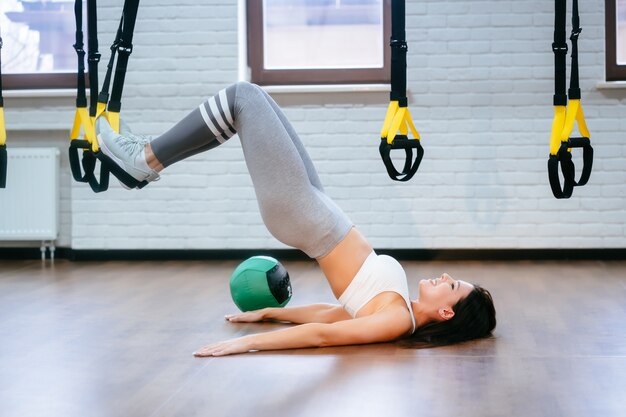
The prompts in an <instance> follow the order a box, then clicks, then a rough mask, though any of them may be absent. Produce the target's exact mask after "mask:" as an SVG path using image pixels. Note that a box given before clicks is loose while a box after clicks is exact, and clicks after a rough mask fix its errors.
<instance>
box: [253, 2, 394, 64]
mask: <svg viewBox="0 0 626 417" xmlns="http://www.w3.org/2000/svg"><path fill="white" fill-rule="evenodd" d="M263 4H264V7H263V11H264V16H263V22H264V27H263V31H264V32H263V33H264V36H263V39H264V46H263V51H264V57H263V59H264V67H265V68H266V69H300V68H311V69H329V68H382V67H383V66H384V57H383V50H384V47H383V2H382V0H264V3H263Z"/></svg>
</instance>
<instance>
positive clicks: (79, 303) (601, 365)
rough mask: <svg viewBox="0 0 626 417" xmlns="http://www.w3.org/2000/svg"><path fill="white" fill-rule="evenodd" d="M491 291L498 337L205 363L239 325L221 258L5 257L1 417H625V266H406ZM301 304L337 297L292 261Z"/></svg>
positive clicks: (315, 273) (243, 328)
mask: <svg viewBox="0 0 626 417" xmlns="http://www.w3.org/2000/svg"><path fill="white" fill-rule="evenodd" d="M402 263H403V265H404V266H405V268H406V269H407V274H408V276H409V277H411V278H410V288H411V291H412V296H415V295H416V294H415V290H416V289H417V279H418V278H428V277H433V276H438V274H440V273H441V272H443V271H447V272H449V273H450V274H451V275H452V276H453V277H457V278H461V279H465V280H468V281H472V282H478V283H481V284H483V285H484V286H485V287H487V288H488V289H490V290H491V292H492V294H493V296H494V299H495V301H496V308H497V311H498V327H497V329H496V334H495V337H494V338H493V339H489V340H483V341H479V342H472V343H468V344H465V345H460V346H454V347H444V348H437V349H425V350H406V349H402V348H399V347H397V346H395V345H393V344H381V345H371V346H361V347H357V346H352V347H343V348H326V349H303V350H293V351H282V352H259V353H252V354H246V355H239V356H231V357H224V358H210V359H199V358H194V357H192V352H193V351H194V350H195V349H197V348H199V347H201V346H203V345H204V344H206V343H208V342H212V341H218V340H221V339H226V338H231V337H235V336H239V335H243V334H247V333H251V332H257V331H265V330H270V329H274V328H277V327H280V326H282V325H278V324H229V323H227V322H225V321H224V320H223V316H224V314H227V313H230V312H233V311H235V306H234V304H233V303H232V301H231V300H230V296H229V292H228V277H229V276H230V273H231V271H232V270H233V268H234V267H235V266H236V262H234V261H223V262H182V261H180V262H179V261H177V262H104V263H102V262H84V263H80V262H68V261H57V262H56V263H55V264H54V265H51V264H50V263H47V264H42V263H41V262H39V261H0V416H1V417H30V416H42V417H55V416H59V417H74V416H76V417H92V416H93V417H117V416H120V417H134V416H144V417H156V416H185V417H189V416H203V417H221V416H229V417H240V416H255V417H265V416H267V417H282V416H289V417H291V416H293V417H299V416H303V417H304V416H307V417H308V416H311V417H313V416H315V417H318V416H323V417H334V416H337V417H339V416H341V417H346V416H359V417H364V416H390V417H395V416H411V417H417V416H420V417H421V416H463V417H469V416H481V417H482V416H550V417H553V416H580V417H590V416H600V417H609V416H616V417H617V416H626V262H625V261H614V262H600V261H590V262H570V263H568V262H548V261H545V262H544V261H542V262H402ZM285 266H286V267H287V268H288V270H289V272H290V275H291V276H292V283H293V287H294V296H293V299H292V301H291V304H292V305H297V304H301V303H309V302H317V301H325V302H332V301H334V300H333V298H332V295H331V293H330V290H329V289H328V287H327V285H326V283H325V281H324V279H323V276H322V274H321V272H320V270H319V269H318V268H317V266H316V265H315V264H314V263H313V262H285Z"/></svg>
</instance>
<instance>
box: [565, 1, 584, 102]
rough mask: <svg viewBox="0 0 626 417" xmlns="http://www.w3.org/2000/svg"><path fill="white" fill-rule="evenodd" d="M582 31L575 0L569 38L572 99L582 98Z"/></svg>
mask: <svg viewBox="0 0 626 417" xmlns="http://www.w3.org/2000/svg"><path fill="white" fill-rule="evenodd" d="M581 31H582V28H581V27H580V17H579V16H578V0H573V4H572V34H571V35H570V38H569V39H570V41H571V42H572V73H571V75H570V80H569V91H568V94H569V98H570V100H572V99H573V100H580V85H579V80H578V35H580V32H581Z"/></svg>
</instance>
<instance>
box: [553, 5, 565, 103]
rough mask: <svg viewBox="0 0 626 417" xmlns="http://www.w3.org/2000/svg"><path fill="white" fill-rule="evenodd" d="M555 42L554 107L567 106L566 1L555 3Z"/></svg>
mask: <svg viewBox="0 0 626 417" xmlns="http://www.w3.org/2000/svg"><path fill="white" fill-rule="evenodd" d="M554 6H555V7H554V42H553V43H552V51H553V52H554V99H553V102H554V105H555V106H566V105H567V95H566V93H565V88H566V82H567V80H566V77H567V75H566V65H567V64H566V57H567V41H566V40H565V22H566V20H567V16H566V13H567V10H566V9H567V8H566V0H555V2H554Z"/></svg>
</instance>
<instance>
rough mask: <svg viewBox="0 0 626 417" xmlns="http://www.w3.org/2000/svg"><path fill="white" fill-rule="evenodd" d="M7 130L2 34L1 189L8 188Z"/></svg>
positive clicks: (0, 91) (0, 71)
mask: <svg viewBox="0 0 626 417" xmlns="http://www.w3.org/2000/svg"><path fill="white" fill-rule="evenodd" d="M6 143H7V130H6V127H5V125H4V97H3V96H2V35H1V34H0V188H5V187H6V186H7V164H8V157H7V146H6Z"/></svg>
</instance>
